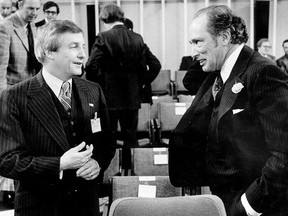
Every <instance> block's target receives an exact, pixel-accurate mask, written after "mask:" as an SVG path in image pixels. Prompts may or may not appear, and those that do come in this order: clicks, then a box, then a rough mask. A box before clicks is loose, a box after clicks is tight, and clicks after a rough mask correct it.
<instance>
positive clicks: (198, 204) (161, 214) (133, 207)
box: [109, 195, 226, 216]
mask: <svg viewBox="0 0 288 216" xmlns="http://www.w3.org/2000/svg"><path fill="white" fill-rule="evenodd" d="M123 215H125V216H135V215H137V216H151V215H153V216H179V215H181V216H191V215H193V216H226V212H225V208H224V204H223V202H222V200H221V199H220V198H219V197H217V196H215V195H197V196H182V197H167V198H140V197H126V198H120V199H117V200H115V201H114V202H113V203H112V205H111V208H110V212H109V216H123Z"/></svg>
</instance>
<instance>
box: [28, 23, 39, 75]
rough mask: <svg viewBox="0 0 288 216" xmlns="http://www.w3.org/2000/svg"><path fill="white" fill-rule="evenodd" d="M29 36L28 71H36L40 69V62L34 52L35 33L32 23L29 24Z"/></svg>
mask: <svg viewBox="0 0 288 216" xmlns="http://www.w3.org/2000/svg"><path fill="white" fill-rule="evenodd" d="M27 37H28V46H29V52H28V58H29V59H28V71H29V73H34V69H35V70H36V72H38V70H39V69H40V68H39V67H40V65H39V62H38V61H37V59H36V56H35V53H34V38H33V33H32V30H31V25H30V23H28V24H27Z"/></svg>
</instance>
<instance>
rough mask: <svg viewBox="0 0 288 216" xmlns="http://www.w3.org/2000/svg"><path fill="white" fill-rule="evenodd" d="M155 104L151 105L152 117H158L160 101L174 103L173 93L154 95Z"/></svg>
mask: <svg viewBox="0 0 288 216" xmlns="http://www.w3.org/2000/svg"><path fill="white" fill-rule="evenodd" d="M152 101H153V104H152V105H151V110H150V116H151V119H156V118H157V117H158V104H159V103H173V102H174V98H173V97H172V96H171V95H164V96H152Z"/></svg>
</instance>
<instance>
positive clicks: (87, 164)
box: [60, 142, 100, 180]
mask: <svg viewBox="0 0 288 216" xmlns="http://www.w3.org/2000/svg"><path fill="white" fill-rule="evenodd" d="M84 148H85V150H83V151H81V150H82V149H84ZM92 154H93V145H90V146H89V145H86V143H85V142H82V143H80V144H79V145H78V146H76V147H74V148H71V149H69V150H68V151H67V152H65V153H64V154H63V155H62V156H61V158H60V170H61V171H62V170H67V169H77V171H76V176H77V177H80V178H84V179H86V180H93V179H95V178H96V177H97V176H98V175H99V172H100V167H99V164H98V162H97V161H96V160H94V159H93V158H91V157H92Z"/></svg>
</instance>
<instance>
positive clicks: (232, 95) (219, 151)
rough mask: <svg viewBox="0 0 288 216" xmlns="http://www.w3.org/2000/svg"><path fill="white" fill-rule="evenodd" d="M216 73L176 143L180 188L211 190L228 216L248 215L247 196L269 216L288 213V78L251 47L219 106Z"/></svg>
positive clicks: (172, 154)
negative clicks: (214, 90) (244, 198)
mask: <svg viewBox="0 0 288 216" xmlns="http://www.w3.org/2000/svg"><path fill="white" fill-rule="evenodd" d="M216 77H217V73H212V72H211V73H210V74H209V75H208V77H207V78H206V80H205V81H204V83H203V85H202V86H201V87H200V89H199V91H198V92H197V94H196V97H195V99H194V101H193V103H192V105H191V107H190V108H189V109H188V110H187V111H186V113H185V114H184V116H183V117H182V119H181V120H180V122H179V124H178V125H177V127H176V128H175V130H174V131H173V134H172V138H171V140H170V143H169V175H170V179H171V182H172V184H173V185H175V186H187V187H194V186H207V185H208V186H210V189H211V191H212V193H214V194H216V195H218V196H219V197H220V198H221V199H222V200H223V201H224V204H225V207H226V211H227V215H230V216H246V215H247V214H246V212H245V210H244V208H243V206H242V204H241V201H240V197H241V196H242V194H244V193H245V194H246V197H247V200H248V202H249V204H250V206H251V207H252V208H253V209H254V210H255V211H256V212H260V213H263V214H262V215H263V216H268V215H273V216H274V215H287V207H288V204H287V203H288V199H287V198H288V190H287V189H288V133H287V130H288V121H287V119H288V97H287V95H288V76H287V74H285V73H284V72H283V71H281V70H280V69H279V68H278V67H277V66H275V65H274V64H273V63H271V61H270V60H267V59H266V58H264V57H262V56H261V55H260V54H259V53H258V52H255V51H253V50H252V49H251V48H249V47H248V46H244V48H243V49H242V50H241V53H240V55H239V57H238V59H237V61H236V64H235V65H234V67H233V69H232V71H231V74H230V76H229V78H228V80H227V81H226V82H225V84H224V86H223V87H222V89H221V90H220V92H219V93H218V94H220V95H219V97H218V99H217V96H218V94H217V96H216V99H215V101H214V98H213V96H212V86H213V83H214V81H215V78H216Z"/></svg>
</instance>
